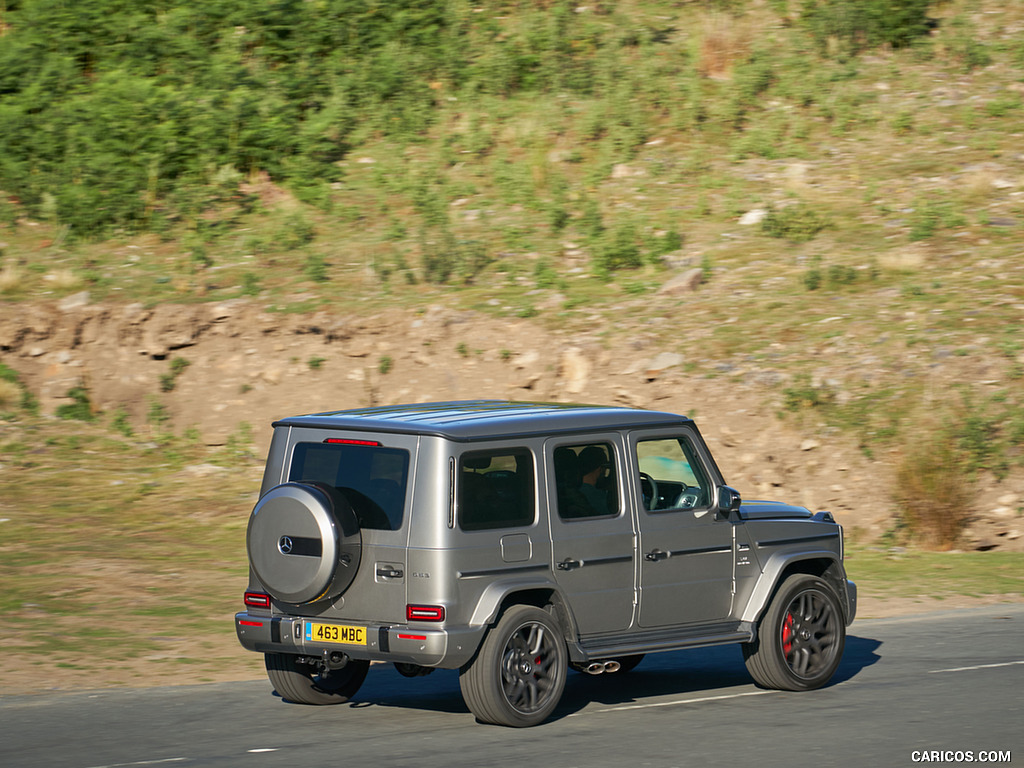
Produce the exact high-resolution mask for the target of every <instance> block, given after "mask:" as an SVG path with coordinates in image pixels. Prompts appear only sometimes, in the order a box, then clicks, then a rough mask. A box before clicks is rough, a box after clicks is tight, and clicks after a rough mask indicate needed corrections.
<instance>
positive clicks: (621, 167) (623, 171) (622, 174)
mask: <svg viewBox="0 0 1024 768" xmlns="http://www.w3.org/2000/svg"><path fill="white" fill-rule="evenodd" d="M643 175H644V170H643V168H633V167H632V166H629V165H627V164H626V163H619V164H618V165H616V166H615V167H613V168H612V178H613V179H628V178H630V177H631V176H643Z"/></svg>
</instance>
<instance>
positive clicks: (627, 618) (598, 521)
mask: <svg viewBox="0 0 1024 768" xmlns="http://www.w3.org/2000/svg"><path fill="white" fill-rule="evenodd" d="M544 461H545V474H546V477H547V479H548V482H547V483H546V486H547V494H548V509H549V510H550V515H549V518H550V526H551V549H552V568H553V572H554V574H555V579H556V581H557V583H558V585H559V587H560V588H561V589H562V591H563V592H564V593H565V594H566V595H567V596H568V598H569V601H570V606H571V609H572V611H573V614H574V616H575V618H576V623H577V627H578V629H579V632H580V634H581V635H584V636H585V635H596V634H600V633H603V632H614V631H621V630H624V629H628V628H629V627H630V626H631V625H632V624H633V620H634V610H635V603H636V557H635V548H636V535H635V527H634V523H633V518H632V516H631V514H630V513H629V509H630V505H629V504H628V503H627V501H628V497H627V495H626V493H625V489H624V487H623V483H622V478H623V477H624V471H625V467H626V462H625V445H624V442H623V440H622V438H621V436H620V435H618V434H616V433H610V434H597V435H588V436H586V437H582V438H581V437H578V436H577V437H571V438H552V439H550V440H548V441H547V442H546V443H545V447H544Z"/></svg>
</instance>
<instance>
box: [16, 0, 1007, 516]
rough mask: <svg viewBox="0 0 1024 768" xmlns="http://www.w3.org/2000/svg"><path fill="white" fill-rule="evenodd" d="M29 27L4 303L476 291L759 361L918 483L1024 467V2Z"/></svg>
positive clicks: (230, 10) (392, 301)
mask: <svg viewBox="0 0 1024 768" xmlns="http://www.w3.org/2000/svg"><path fill="white" fill-rule="evenodd" d="M0 14H2V27H0V28H2V32H3V34H2V36H0V189H2V190H3V191H4V192H5V193H6V194H5V195H4V196H3V198H2V200H0V220H2V221H3V224H2V225H0V238H2V240H3V242H4V246H3V253H2V260H3V266H2V268H0V297H2V299H3V300H4V301H5V307H7V308H8V309H6V310H5V311H10V308H12V307H13V306H14V305H15V304H16V303H17V302H23V301H38V300H49V299H54V298H60V297H62V296H65V295H68V294H71V293H74V292H78V291H82V290H88V291H89V294H90V298H91V300H93V301H100V300H109V301H125V302H127V301H141V302H145V303H156V302H172V301H177V302H192V301H214V300H216V301H221V300H224V299H228V298H246V299H248V300H251V301H253V302H258V303H259V304H260V305H261V306H264V307H266V308H267V309H269V310H270V311H274V312H305V311H311V310H314V309H319V308H326V309H328V310H331V311H338V310H339V309H341V308H343V309H344V311H346V312H351V311H358V312H360V313H366V314H370V313H374V312H380V311H386V310H387V309H388V308H390V307H394V306H396V305H398V306H407V307H424V306H426V305H428V304H436V303H446V304H451V305H455V306H459V307H465V308H473V309H476V310H478V311H481V312H485V313H489V314H495V315H499V316H516V317H528V318H535V321H536V322H538V323H545V324H550V325H552V326H558V327H561V328H564V329H568V330H573V329H579V330H580V331H581V332H582V331H584V330H586V331H593V329H595V328H598V329H600V333H601V335H602V337H603V338H605V339H606V340H609V341H610V340H612V339H623V338H635V339H636V340H637V343H638V344H639V345H641V346H643V347H648V348H656V349H659V350H665V351H672V352H680V353H683V354H684V355H685V358H686V369H687V372H688V373H689V374H691V375H694V376H703V377H721V378H723V379H724V380H728V379H729V378H730V377H735V376H754V377H757V378H758V380H759V381H763V382H765V383H766V385H767V386H769V387H770V388H772V389H773V391H774V393H775V395H774V397H775V400H776V401H777V403H778V410H779V412H780V414H782V415H784V416H786V417H787V418H807V419H811V420H812V421H813V422H814V423H815V424H825V425H829V426H830V427H832V428H839V429H842V430H845V431H847V432H848V433H849V434H851V435H853V436H854V437H855V439H857V440H858V441H859V443H860V445H861V446H862V449H863V450H864V451H865V453H868V454H871V455H878V454H879V453H880V452H888V451H896V452H897V453H898V455H899V457H901V458H900V459H899V460H900V461H902V462H903V464H902V471H903V472H904V474H903V475H901V477H903V486H904V487H905V488H906V489H907V496H908V498H911V499H912V498H913V497H915V496H920V495H921V494H928V495H929V496H930V497H932V498H945V499H949V500H951V501H949V502H948V505H951V506H952V507H954V508H955V507H957V506H958V505H961V506H962V505H963V503H964V499H965V498H969V494H970V492H971V486H970V480H971V479H972V478H974V477H975V476H976V475H977V474H978V473H987V474H988V475H989V476H991V477H995V478H997V479H998V478H1003V477H1006V476H1007V475H1009V474H1012V473H1014V472H1019V471H1020V468H1021V464H1022V461H1024V455H1022V450H1021V443H1022V441H1024V402H1022V400H1024V395H1022V390H1024V388H1022V387H1021V378H1022V375H1024V356H1022V351H1024V340H1022V333H1021V330H1022V327H1024V262H1022V259H1021V250H1022V248H1021V234H1022V227H1024V153H1022V149H1021V136H1022V132H1021V130H1020V125H1021V119H1022V116H1024V109H1022V104H1024V101H1022V94H1024V74H1022V73H1024V6H1021V5H1020V4H1015V3H1013V4H1007V3H999V2H995V1H994V0H991V1H990V0H949V1H948V2H932V3H927V2H920V1H918V2H895V0H894V1H893V2H889V0H816V1H813V0H809V1H808V2H797V0H791V1H790V2H786V1H785V0H764V1H762V2H753V1H751V2H740V1H739V0H735V1H733V2H729V1H728V0H718V2H713V1H712V0H708V1H707V2H642V1H636V2H622V3H604V2H599V3H595V4H588V5H574V4H571V3H564V2H557V1H556V0H551V1H550V2H539V1H538V2H516V3H513V2H484V3H476V4H468V3H463V2H457V1H454V0H453V1H452V2H435V3H421V2H411V1H410V2H391V3H384V4H377V3H370V2H359V1H358V0H315V1H314V2H299V1H298V0H294V1H290V0H275V1H274V2H271V1H270V0H259V1H256V2H245V3H242V2H235V1H234V0H216V1H214V0H208V1H207V2H203V3H194V4H190V5H188V6H185V5H175V4H174V3H172V2H167V1H164V2H155V1H154V2H145V3H131V4H121V3H116V2H113V1H112V0H89V1H88V2H86V1H85V0H83V2H79V3H75V4H66V3H62V2H57V1H56V0H34V1H31V0H26V1H15V0H7V2H6V3H4V4H3V5H0ZM694 269H699V270H701V278H702V281H703V282H702V284H701V286H700V287H699V288H698V289H697V290H696V291H695V292H692V293H684V294H681V295H680V294H668V293H663V292H660V289H661V288H662V287H663V286H664V285H665V284H666V283H668V282H669V281H671V279H672V278H674V277H677V276H679V275H680V274H684V273H685V272H687V271H688V270H694ZM8 378H13V377H8ZM7 391H8V392H9V394H8V395H7V397H6V402H7V403H8V405H9V406H10V405H11V404H14V403H16V402H17V401H18V399H19V398H20V394H19V393H18V392H17V390H16V388H15V389H12V388H10V387H9V388H8V390H7ZM887 455H888V454H887ZM950 476H954V477H956V478H957V481H956V483H955V484H954V485H955V487H950V486H949V483H948V482H947V480H946V478H948V477H950ZM961 480H962V481H961ZM914 514H915V513H914V512H913V511H908V512H907V515H908V518H909V519H911V520H912V519H913V516H914Z"/></svg>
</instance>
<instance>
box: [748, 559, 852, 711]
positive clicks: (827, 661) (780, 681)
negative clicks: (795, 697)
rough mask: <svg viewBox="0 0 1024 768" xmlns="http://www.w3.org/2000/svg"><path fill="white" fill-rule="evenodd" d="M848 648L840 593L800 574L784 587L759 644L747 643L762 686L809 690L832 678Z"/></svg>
mask: <svg viewBox="0 0 1024 768" xmlns="http://www.w3.org/2000/svg"><path fill="white" fill-rule="evenodd" d="M845 644H846V625H845V623H844V621H843V613H842V610H841V609H840V607H839V600H838V598H837V597H836V595H835V592H833V591H832V588H831V587H829V586H828V584H827V583H825V581H823V580H822V579H819V578H818V577H817V576H809V575H807V574H796V575H793V576H790V577H789V578H788V579H786V581H785V582H783V584H782V586H781V587H780V588H779V591H778V593H777V594H776V595H775V598H774V599H773V600H772V602H771V605H770V606H769V607H768V610H767V612H766V613H765V615H764V618H763V619H762V621H761V624H760V626H759V627H758V631H757V640H755V641H754V642H753V643H745V644H744V645H743V658H744V659H745V661H746V663H747V670H748V671H749V672H750V676H751V677H753V678H754V680H755V682H757V683H758V684H759V685H762V686H764V687H766V688H777V689H779V690H783V691H807V690H812V689H814V688H820V687H821V686H823V685H825V683H827V682H828V681H829V680H830V679H831V678H832V675H833V674H834V673H835V671H836V668H837V667H838V666H839V662H840V660H841V659H842V656H843V647H844V645H845Z"/></svg>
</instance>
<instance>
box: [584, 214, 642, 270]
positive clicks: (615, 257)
mask: <svg viewBox="0 0 1024 768" xmlns="http://www.w3.org/2000/svg"><path fill="white" fill-rule="evenodd" d="M594 266H595V268H596V269H597V270H598V271H599V272H614V271H616V270H619V269H635V268H636V267H640V266H643V255H642V254H641V252H640V245H639V242H638V234H637V229H636V226H635V225H634V224H632V223H628V222H627V223H624V224H620V225H619V226H617V227H616V228H615V230H614V231H613V232H612V233H611V234H610V235H606V236H605V237H604V238H602V240H601V242H600V243H599V245H598V247H597V249H596V253H595V258H594Z"/></svg>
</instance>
